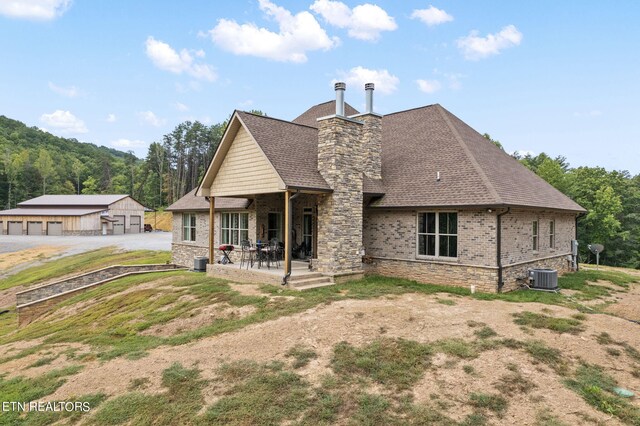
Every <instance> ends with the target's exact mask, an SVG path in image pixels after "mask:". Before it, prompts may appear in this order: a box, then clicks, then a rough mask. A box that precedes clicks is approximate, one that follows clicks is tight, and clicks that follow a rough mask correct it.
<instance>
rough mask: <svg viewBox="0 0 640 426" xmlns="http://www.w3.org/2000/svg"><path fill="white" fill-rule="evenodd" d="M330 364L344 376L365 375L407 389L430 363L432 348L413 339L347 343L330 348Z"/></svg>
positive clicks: (393, 386) (382, 382) (389, 385)
mask: <svg viewBox="0 0 640 426" xmlns="http://www.w3.org/2000/svg"><path fill="white" fill-rule="evenodd" d="M333 351H334V353H333V358H332V359H331V366H332V368H333V371H334V372H335V373H336V374H338V375H342V376H344V377H351V378H358V377H366V378H368V379H370V380H372V381H374V382H376V383H380V384H382V385H385V386H387V387H391V388H396V389H409V388H410V387H411V386H412V385H414V384H415V383H416V382H417V381H418V380H420V378H421V377H422V374H423V373H424V370H425V369H426V368H427V366H428V365H429V358H430V356H431V354H432V353H433V349H432V348H431V347H430V346H429V345H423V344H420V343H418V342H415V341H411V340H405V339H387V338H381V339H377V340H375V341H373V342H372V343H370V344H368V345H365V346H363V347H361V348H356V347H354V346H352V345H350V344H349V343H347V342H341V343H338V344H337V345H336V346H335V347H334V349H333Z"/></svg>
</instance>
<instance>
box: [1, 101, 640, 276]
mask: <svg viewBox="0 0 640 426" xmlns="http://www.w3.org/2000/svg"><path fill="white" fill-rule="evenodd" d="M251 112H253V113H257V114H263V113H262V112H261V111H251ZM226 125H227V121H224V122H221V123H217V124H213V125H211V126H207V125H204V124H202V123H200V122H198V121H194V122H191V121H185V122H183V123H180V124H178V125H177V126H176V127H175V128H174V129H173V130H172V131H171V132H170V133H168V134H166V135H164V136H162V138H161V139H159V140H157V141H155V142H153V143H151V145H150V146H149V149H148V153H147V155H146V157H145V158H142V159H141V158H137V157H136V156H135V155H134V154H133V153H132V152H122V151H118V150H115V149H110V148H106V147H102V146H100V147H98V146H96V145H94V144H91V143H83V142H79V141H77V140H75V139H66V138H61V137H57V136H54V135H52V134H50V133H47V132H44V131H42V130H40V129H38V128H37V127H28V126H26V125H25V124H23V123H21V122H19V121H16V120H12V119H10V118H7V117H5V116H0V207H1V208H5V209H9V208H13V207H15V206H16V204H17V203H19V202H21V201H23V200H27V199H29V198H33V197H37V196H39V195H42V194H108V193H111V194H131V195H132V196H133V197H134V198H136V199H137V200H139V201H140V202H142V203H143V204H144V205H146V206H147V207H151V208H156V209H162V208H164V207H166V206H168V205H169V204H171V203H173V202H174V201H176V200H177V199H179V198H180V197H182V196H183V195H184V194H186V193H187V192H189V191H190V190H191V189H193V188H194V187H195V186H196V185H198V182H199V180H200V178H201V177H202V176H203V175H204V172H205V170H206V167H207V166H208V164H209V162H210V160H211V158H212V157H213V154H214V153H215V151H216V149H217V147H218V145H219V143H220V140H221V138H222V135H223V133H224V130H225V128H226ZM484 136H485V137H486V138H488V139H489V140H491V141H492V142H494V143H495V144H496V145H498V146H499V147H501V144H500V142H498V141H495V140H492V139H491V137H490V136H489V135H488V134H485V135H484ZM514 156H515V158H516V159H517V160H519V161H520V162H521V163H522V164H523V165H524V166H526V167H528V168H529V169H530V170H532V171H533V172H535V173H536V174H538V175H539V176H540V177H542V178H543V179H545V180H546V181H547V182H549V183H550V184H551V185H553V186H554V187H556V188H557V189H558V190H560V191H562V192H563V193H565V194H566V195H568V196H569V197H571V198H572V199H573V200H575V201H576V202H577V203H578V204H580V205H582V206H583V207H584V208H585V209H587V210H588V213H587V214H585V215H584V216H582V217H581V218H580V219H579V221H578V240H579V242H580V251H581V257H582V259H583V260H584V261H587V262H595V259H594V258H593V256H591V255H590V253H589V251H588V249H587V245H588V244H590V243H600V244H603V245H604V246H605V250H604V252H603V253H602V255H601V258H600V260H601V262H602V263H604V264H608V265H613V266H627V267H632V268H638V269H640V175H636V176H632V175H630V174H629V173H628V172H627V171H617V170H614V171H608V170H605V169H604V168H601V167H571V165H570V164H569V162H568V161H567V159H566V158H565V157H562V156H559V157H555V158H552V157H550V156H548V155H547V154H545V153H541V154H539V155H536V156H532V155H526V156H518V155H517V154H514Z"/></svg>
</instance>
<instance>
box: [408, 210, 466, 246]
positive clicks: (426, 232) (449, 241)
mask: <svg viewBox="0 0 640 426" xmlns="http://www.w3.org/2000/svg"><path fill="white" fill-rule="evenodd" d="M418 256H436V257H458V213H418Z"/></svg>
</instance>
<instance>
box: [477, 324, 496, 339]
mask: <svg viewBox="0 0 640 426" xmlns="http://www.w3.org/2000/svg"><path fill="white" fill-rule="evenodd" d="M473 334H475V335H476V336H477V337H478V338H480V339H488V338H490V337H495V336H497V335H498V333H496V332H495V330H494V329H493V328H491V327H487V326H484V327H482V328H481V329H479V330H475V331H474V332H473Z"/></svg>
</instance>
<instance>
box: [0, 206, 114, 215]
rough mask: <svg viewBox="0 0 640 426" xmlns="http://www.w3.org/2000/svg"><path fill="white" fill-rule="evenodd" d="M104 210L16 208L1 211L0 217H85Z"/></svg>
mask: <svg viewBox="0 0 640 426" xmlns="http://www.w3.org/2000/svg"><path fill="white" fill-rule="evenodd" d="M101 211H104V209H83V208H74V207H70V208H57V209H54V208H49V209H47V208H32V207H29V208H16V209H10V210H2V211H0V216H84V215H88V214H91V213H98V212H101Z"/></svg>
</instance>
